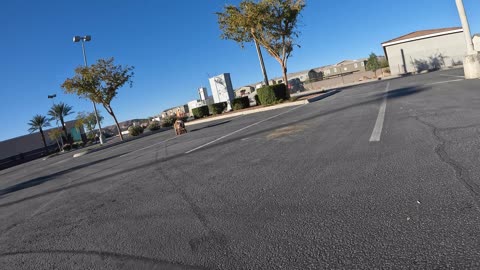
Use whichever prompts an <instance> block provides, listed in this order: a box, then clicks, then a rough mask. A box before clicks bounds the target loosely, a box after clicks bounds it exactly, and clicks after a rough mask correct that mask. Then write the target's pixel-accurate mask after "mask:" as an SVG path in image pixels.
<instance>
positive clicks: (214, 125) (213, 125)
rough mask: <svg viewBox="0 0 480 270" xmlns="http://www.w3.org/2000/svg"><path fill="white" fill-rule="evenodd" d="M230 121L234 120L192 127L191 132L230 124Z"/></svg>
mask: <svg viewBox="0 0 480 270" xmlns="http://www.w3.org/2000/svg"><path fill="white" fill-rule="evenodd" d="M230 122H232V120H229V121H224V122H221V123H216V124H212V125H208V126H205V127H202V128H196V129H192V130H191V131H190V132H195V131H200V130H202V129H207V128H212V127H216V126H221V125H224V124H228V123H230Z"/></svg>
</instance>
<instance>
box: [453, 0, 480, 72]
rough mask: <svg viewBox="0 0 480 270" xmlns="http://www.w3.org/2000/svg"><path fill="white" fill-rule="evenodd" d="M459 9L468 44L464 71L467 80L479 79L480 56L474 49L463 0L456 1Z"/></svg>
mask: <svg viewBox="0 0 480 270" xmlns="http://www.w3.org/2000/svg"><path fill="white" fill-rule="evenodd" d="M455 2H456V4H457V9H458V15H459V16H460V21H461V22H462V28H463V33H464V34H465V41H466V43H467V55H466V56H465V59H464V61H463V69H464V71H465V78H466V79H477V78H479V77H480V56H479V54H478V52H476V51H475V49H474V47H473V41H472V35H471V33H470V25H469V24H468V19H467V13H466V12H465V7H464V6H463V0H455Z"/></svg>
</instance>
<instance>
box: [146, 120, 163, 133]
mask: <svg viewBox="0 0 480 270" xmlns="http://www.w3.org/2000/svg"><path fill="white" fill-rule="evenodd" d="M147 128H148V129H149V130H150V131H155V130H159V129H160V123H159V122H157V121H154V122H152V123H151V124H150V125H148V127H147Z"/></svg>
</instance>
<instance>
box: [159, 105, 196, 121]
mask: <svg viewBox="0 0 480 270" xmlns="http://www.w3.org/2000/svg"><path fill="white" fill-rule="evenodd" d="M177 112H180V113H184V114H185V113H188V112H189V110H188V105H187V104H185V105H181V106H177V107H173V108H170V109H166V110H164V111H163V112H162V113H161V116H162V118H165V117H171V116H174V115H176V114H177Z"/></svg>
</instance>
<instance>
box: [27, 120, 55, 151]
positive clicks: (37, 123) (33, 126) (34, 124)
mask: <svg viewBox="0 0 480 270" xmlns="http://www.w3.org/2000/svg"><path fill="white" fill-rule="evenodd" d="M28 125H29V126H30V128H29V129H28V131H29V132H30V133H33V132H35V131H37V130H38V131H40V134H41V135H42V141H43V145H44V147H45V150H47V142H46V141H45V134H44V133H43V129H44V128H46V127H49V126H50V122H49V120H48V119H47V117H46V116H43V115H40V114H37V115H35V116H34V117H33V118H32V119H31V120H30V122H28Z"/></svg>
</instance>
